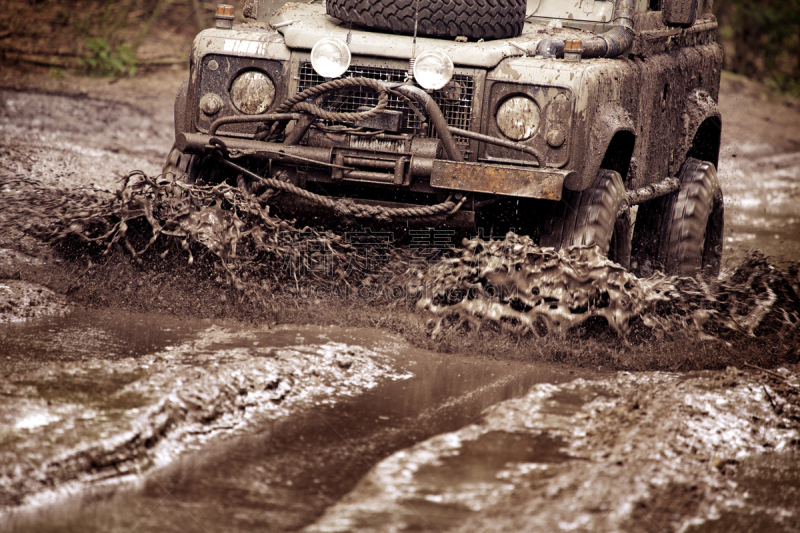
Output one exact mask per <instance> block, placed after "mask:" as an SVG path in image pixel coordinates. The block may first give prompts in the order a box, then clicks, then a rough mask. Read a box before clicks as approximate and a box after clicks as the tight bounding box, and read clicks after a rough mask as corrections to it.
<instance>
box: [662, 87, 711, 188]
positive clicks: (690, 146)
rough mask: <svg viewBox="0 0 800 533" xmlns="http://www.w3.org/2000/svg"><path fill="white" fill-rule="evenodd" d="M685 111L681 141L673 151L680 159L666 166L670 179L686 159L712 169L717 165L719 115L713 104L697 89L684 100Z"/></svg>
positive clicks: (703, 92)
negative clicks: (689, 158)
mask: <svg viewBox="0 0 800 533" xmlns="http://www.w3.org/2000/svg"><path fill="white" fill-rule="evenodd" d="M685 109H686V111H685V112H684V115H683V127H682V128H681V132H680V139H681V140H680V143H679V145H678V146H677V147H676V150H675V151H676V152H677V153H678V154H681V155H683V157H680V158H675V161H674V162H673V163H672V165H671V166H670V173H671V174H672V175H677V173H678V172H679V170H680V167H681V165H682V164H683V162H684V161H685V160H686V158H687V157H694V158H696V159H699V160H701V161H709V162H711V163H713V164H714V166H717V163H718V161H719V145H720V136H721V134H722V114H721V113H720V111H719V106H718V105H717V102H716V101H715V100H714V98H713V97H712V96H711V95H710V94H709V93H707V92H706V91H704V90H702V89H698V90H696V91H694V92H692V93H690V94H689V95H688V96H687V98H686V108H685ZM709 119H712V120H709Z"/></svg>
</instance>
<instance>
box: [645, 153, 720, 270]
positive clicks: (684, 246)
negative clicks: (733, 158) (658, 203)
mask: <svg viewBox="0 0 800 533" xmlns="http://www.w3.org/2000/svg"><path fill="white" fill-rule="evenodd" d="M680 179H681V188H680V190H679V191H678V193H677V195H675V196H674V198H673V199H672V201H671V202H668V204H667V205H668V207H670V208H671V209H668V210H667V213H668V215H667V219H666V220H665V221H666V224H665V225H664V233H663V235H662V246H661V249H660V252H661V253H660V257H659V260H660V262H661V264H662V265H664V269H665V271H666V272H667V273H668V274H678V275H690V276H691V275H695V274H696V273H697V272H698V271H699V270H700V271H702V272H703V273H704V274H707V275H712V276H714V277H716V275H717V274H719V268H720V262H721V256H722V224H723V221H722V218H723V205H722V204H723V198H722V190H721V188H720V184H719V179H718V177H717V170H716V168H714V165H713V164H711V163H708V162H705V161H699V160H697V159H688V160H687V161H686V163H684V166H683V168H682V169H681V175H680ZM670 204H671V205H670ZM669 213H671V216H669Z"/></svg>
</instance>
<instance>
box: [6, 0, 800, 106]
mask: <svg viewBox="0 0 800 533" xmlns="http://www.w3.org/2000/svg"><path fill="white" fill-rule="evenodd" d="M220 1H221V0H220ZM226 3H230V4H233V5H234V7H235V10H236V15H237V19H238V20H239V21H243V20H244V19H243V18H242V8H243V5H244V0H227V2H226ZM216 4H217V2H215V1H204V0H0V12H2V13H3V15H4V16H3V17H2V18H0V61H2V62H4V63H5V62H8V61H12V62H17V63H26V64H37V65H43V66H46V67H50V69H51V70H50V72H51V75H52V76H54V77H58V76H59V75H63V72H64V71H65V70H66V69H70V70H72V71H75V72H81V73H84V74H89V75H97V76H113V77H123V76H132V75H134V74H135V73H136V72H137V70H138V71H139V72H141V71H142V70H143V69H144V70H147V69H149V68H155V67H158V66H163V65H170V64H173V65H175V64H182V63H183V64H185V63H187V62H188V58H189V47H190V46H191V42H192V39H193V38H194V36H195V34H196V33H197V32H198V31H199V30H201V29H203V28H207V27H210V26H211V25H213V23H214V11H215V9H216ZM713 12H714V14H715V15H716V16H717V18H718V20H719V22H720V29H719V32H718V41H719V42H720V43H721V44H722V46H723V47H724V49H725V68H726V69H727V70H730V71H732V72H735V73H737V74H742V75H744V76H748V77H751V78H753V79H755V80H757V81H761V82H763V83H766V84H767V85H769V86H770V87H771V88H773V89H774V90H776V91H779V92H782V93H785V94H788V95H790V96H793V97H796V96H798V94H800V0H715V1H714V3H713Z"/></svg>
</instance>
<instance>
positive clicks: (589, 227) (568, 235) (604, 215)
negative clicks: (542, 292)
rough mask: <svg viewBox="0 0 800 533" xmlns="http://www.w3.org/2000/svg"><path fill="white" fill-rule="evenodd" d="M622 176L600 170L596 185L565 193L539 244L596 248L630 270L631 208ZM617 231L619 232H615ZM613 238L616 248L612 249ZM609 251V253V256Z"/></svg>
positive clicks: (558, 246) (549, 218)
mask: <svg viewBox="0 0 800 533" xmlns="http://www.w3.org/2000/svg"><path fill="white" fill-rule="evenodd" d="M623 206H627V194H626V191H625V185H624V183H623V182H622V177H621V176H620V175H619V173H617V172H614V171H613V170H605V169H601V170H600V172H598V174H597V176H596V178H595V181H594V183H593V184H592V186H591V187H589V188H588V189H586V190H584V191H579V192H574V191H566V190H565V191H564V196H563V198H562V201H561V202H558V203H557V204H556V205H555V206H554V208H553V211H552V212H551V213H550V214H549V216H548V217H547V222H546V223H545V228H544V231H543V232H542V238H541V242H540V244H541V245H542V246H548V247H553V248H558V249H560V248H568V247H570V246H581V245H582V246H592V245H595V244H596V245H597V246H598V247H599V248H600V250H601V251H602V252H603V253H604V254H608V255H609V257H610V258H611V259H612V260H613V261H616V262H617V263H619V264H621V265H622V266H624V267H626V268H627V267H628V266H629V264H630V220H631V219H630V208H625V209H624V212H623V215H622V216H621V217H619V218H617V213H618V212H619V210H620V208H622V207H623ZM615 230H616V233H615ZM612 236H614V237H616V238H615V239H614V241H615V242H614V243H613V244H614V249H611V245H612ZM609 252H610V253H609Z"/></svg>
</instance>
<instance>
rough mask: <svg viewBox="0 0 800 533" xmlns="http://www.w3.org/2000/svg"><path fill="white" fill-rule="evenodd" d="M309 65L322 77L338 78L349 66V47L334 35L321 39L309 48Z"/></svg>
mask: <svg viewBox="0 0 800 533" xmlns="http://www.w3.org/2000/svg"><path fill="white" fill-rule="evenodd" d="M311 66H313V67H314V71H315V72H316V73H317V74H319V75H320V76H322V77H323V78H338V77H339V76H341V75H342V74H344V73H345V71H347V68H348V67H349V66H350V49H349V48H348V47H347V44H345V42H344V41H342V40H341V39H337V38H336V37H326V38H324V39H321V40H319V41H317V44H315V45H314V48H312V49H311Z"/></svg>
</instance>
